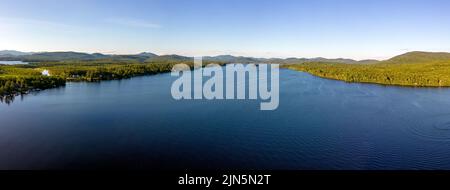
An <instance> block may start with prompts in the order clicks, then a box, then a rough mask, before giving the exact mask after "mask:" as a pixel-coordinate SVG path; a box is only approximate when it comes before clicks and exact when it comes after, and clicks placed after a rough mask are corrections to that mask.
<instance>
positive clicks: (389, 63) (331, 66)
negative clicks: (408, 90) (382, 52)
mask: <svg viewBox="0 0 450 190" xmlns="http://www.w3.org/2000/svg"><path fill="white" fill-rule="evenodd" d="M285 67H287V68H289V69H293V70H299V71H304V72H308V73H311V74H313V75H316V76H319V77H323V78H329V79H337V80H342V81H347V82H363V83H377V84H386V85H402V86H417V87H427V86H428V87H450V54H449V53H427V52H411V53H407V54H404V55H400V56H397V57H394V58H392V59H389V60H386V61H382V62H379V63H376V64H343V63H326V62H312V63H302V64H294V65H287V66H285Z"/></svg>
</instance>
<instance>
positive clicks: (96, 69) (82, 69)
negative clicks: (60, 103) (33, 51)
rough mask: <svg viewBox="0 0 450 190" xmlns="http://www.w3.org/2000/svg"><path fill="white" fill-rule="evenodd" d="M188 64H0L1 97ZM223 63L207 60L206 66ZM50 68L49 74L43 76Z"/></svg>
mask: <svg viewBox="0 0 450 190" xmlns="http://www.w3.org/2000/svg"><path fill="white" fill-rule="evenodd" d="M181 63H184V64H187V65H189V66H190V67H191V68H192V67H193V61H190V60H183V61H181V60H159V61H157V62H156V61H155V62H152V61H148V62H143V63H141V62H136V61H114V60H95V61H57V62H37V63H30V64H26V65H0V97H4V96H13V95H18V94H26V93H28V92H30V91H33V90H42V89H48V88H54V87H59V86H64V85H65V82H66V81H100V80H113V79H124V78H130V77H134V76H142V75H151V74H157V73H165V72H170V71H171V69H172V67H173V66H174V65H175V64H181ZM210 63H216V64H219V65H221V64H223V63H221V62H208V61H206V62H204V65H206V64H210ZM44 70H48V71H49V74H50V76H43V75H42V71H44Z"/></svg>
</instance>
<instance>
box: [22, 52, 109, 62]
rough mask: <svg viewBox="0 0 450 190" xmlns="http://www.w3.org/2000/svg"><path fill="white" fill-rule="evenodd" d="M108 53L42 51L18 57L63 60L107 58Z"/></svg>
mask: <svg viewBox="0 0 450 190" xmlns="http://www.w3.org/2000/svg"><path fill="white" fill-rule="evenodd" d="M108 57H110V56H109V55H103V54H100V53H95V54H88V53H79V52H43V53H34V54H31V55H23V56H20V57H19V58H20V59H22V60H25V61H65V60H95V59H102V58H108Z"/></svg>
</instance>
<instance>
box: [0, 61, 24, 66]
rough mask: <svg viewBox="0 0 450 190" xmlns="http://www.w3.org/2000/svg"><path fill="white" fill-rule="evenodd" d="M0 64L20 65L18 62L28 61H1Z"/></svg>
mask: <svg viewBox="0 0 450 190" xmlns="http://www.w3.org/2000/svg"><path fill="white" fill-rule="evenodd" d="M0 64H5V65H18V64H28V63H27V62H23V61H0Z"/></svg>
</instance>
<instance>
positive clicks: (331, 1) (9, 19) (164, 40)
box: [0, 0, 450, 60]
mask: <svg viewBox="0 0 450 190" xmlns="http://www.w3.org/2000/svg"><path fill="white" fill-rule="evenodd" d="M448 10H450V1H448V0H395V1H393V0H142V1H141V0H128V1H119V0H109V1H108V0H39V1H36V0H0V50H2V49H7V50H19V51H27V52H40V51H80V52H89V53H94V52H98V53H106V54H131V53H140V52H153V53H157V54H180V55H186V56H208V55H221V54H232V55H237V56H254V57H266V58H269V57H280V58H287V57H308V58H311V57H326V58H338V57H343V58H353V59H359V60H360V59H387V58H389V57H392V56H395V55H398V54H401V53H405V52H408V51H440V52H450V11H448Z"/></svg>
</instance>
